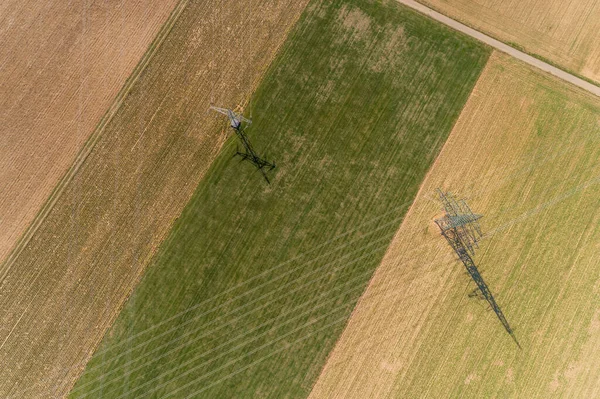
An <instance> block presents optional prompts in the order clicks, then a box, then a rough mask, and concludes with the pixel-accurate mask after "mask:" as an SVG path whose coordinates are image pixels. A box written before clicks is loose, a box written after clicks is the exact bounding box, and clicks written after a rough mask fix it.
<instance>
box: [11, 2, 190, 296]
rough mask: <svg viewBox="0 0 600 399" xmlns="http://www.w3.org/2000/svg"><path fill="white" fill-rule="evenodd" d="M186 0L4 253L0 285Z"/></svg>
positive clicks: (155, 39) (71, 178) (92, 146)
mask: <svg viewBox="0 0 600 399" xmlns="http://www.w3.org/2000/svg"><path fill="white" fill-rule="evenodd" d="M188 2H189V0H179V3H178V4H177V5H176V6H175V8H174V9H173V11H171V14H170V15H169V17H168V18H167V20H166V22H165V23H164V24H163V26H162V27H161V29H160V31H159V32H158V34H157V35H156V37H155V38H154V40H153V41H152V43H150V45H149V46H148V49H147V50H146V52H145V53H144V55H143V56H142V58H141V60H140V61H139V62H138V64H137V65H136V67H135V68H134V70H133V72H132V73H131V75H130V76H129V77H128V78H127V80H126V81H125V84H124V85H123V87H122V88H121V90H120V91H119V93H118V94H117V96H116V97H115V100H114V101H113V103H112V105H111V106H110V107H109V109H108V110H107V111H106V113H105V114H104V116H103V117H102V119H101V120H100V122H99V123H98V125H97V126H96V128H95V129H94V131H93V132H92V134H91V135H90V137H89V138H88V139H87V141H86V142H85V144H84V145H83V147H82V148H81V150H79V153H78V154H77V156H76V158H75V161H74V162H73V165H71V167H70V168H69V169H68V170H67V171H66V172H65V174H64V176H63V177H62V178H61V179H60V181H59V182H58V184H57V185H56V187H55V188H54V190H52V192H51V193H50V196H49V197H48V199H47V200H46V202H45V203H44V205H43V206H42V208H41V209H40V210H39V212H38V213H37V215H36V216H35V218H34V219H33V222H31V224H30V225H29V227H28V228H27V230H25V232H24V233H23V235H22V236H21V238H19V240H18V241H17V243H16V244H15V246H14V248H13V249H12V250H11V252H10V253H9V255H8V256H7V258H6V260H5V261H4V262H2V264H0V285H1V284H2V283H3V281H4V279H5V278H6V276H7V275H8V273H9V272H10V269H11V268H12V266H13V264H14V262H15V261H16V259H17V258H18V257H19V255H20V254H21V252H23V250H24V249H25V247H27V244H28V243H29V241H30V240H31V238H32V237H33V236H34V234H35V233H36V231H37V230H38V229H39V227H40V226H41V225H42V223H43V222H44V220H45V219H46V217H47V216H48V215H49V214H50V212H51V211H52V209H53V208H54V205H55V204H56V202H57V201H58V199H59V198H60V197H61V195H62V194H63V193H64V191H65V189H66V187H67V185H68V184H69V183H70V182H71V181H72V180H73V178H74V177H75V175H77V172H78V171H79V169H80V168H81V166H82V165H83V163H84V162H85V160H86V159H87V157H88V156H89V155H90V153H91V152H92V150H93V149H94V147H95V146H96V143H97V142H98V140H99V139H100V137H101V136H102V133H103V132H104V128H105V127H106V126H107V125H108V124H109V123H110V121H111V120H112V119H113V117H114V116H115V115H116V113H117V111H118V110H119V109H120V108H121V105H122V104H123V101H124V99H125V98H126V97H127V95H128V94H129V93H130V92H131V89H132V88H133V86H134V85H135V83H136V82H137V81H138V79H139V77H140V76H141V74H142V73H143V72H144V70H145V69H146V67H147V66H148V64H149V63H150V61H151V60H152V58H153V57H154V55H155V54H156V52H157V50H158V48H159V47H160V46H161V44H162V43H163V42H164V41H165V39H166V38H167V37H168V36H169V33H170V32H171V30H172V29H173V26H174V25H175V22H176V21H177V19H178V18H179V16H180V15H181V13H182V12H183V10H184V9H185V7H186V6H187V4H188Z"/></svg>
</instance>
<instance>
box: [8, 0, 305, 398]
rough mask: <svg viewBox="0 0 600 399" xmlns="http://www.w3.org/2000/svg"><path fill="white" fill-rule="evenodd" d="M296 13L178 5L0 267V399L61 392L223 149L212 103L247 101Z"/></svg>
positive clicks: (253, 6)
mask: <svg viewBox="0 0 600 399" xmlns="http://www.w3.org/2000/svg"><path fill="white" fill-rule="evenodd" d="M304 5H305V2H291V1H279V2H276V3H273V2H272V1H269V0H255V1H249V2H244V4H238V3H230V2H223V1H202V2H189V3H188V2H186V1H182V2H180V3H179V4H178V5H177V7H176V9H175V11H174V13H173V14H172V17H171V18H170V19H169V21H168V23H167V25H165V28H163V31H164V30H165V29H166V30H167V31H168V33H167V34H165V37H163V38H162V39H161V43H158V44H160V46H158V44H157V46H156V47H157V48H156V49H153V50H152V51H155V53H154V55H153V57H152V58H151V60H150V62H149V63H148V65H147V66H146V67H145V69H144V70H143V72H142V73H141V74H140V75H139V76H138V77H137V79H136V81H135V82H134V83H133V85H132V87H131V88H130V89H129V93H128V94H127V96H125V97H124V98H123V99H121V101H120V104H118V105H119V106H118V110H116V112H115V115H114V116H113V117H112V119H111V120H110V121H109V122H108V123H107V124H106V125H105V126H103V127H102V129H101V130H100V131H99V132H97V135H96V136H95V137H94V139H93V141H92V142H90V144H89V145H90V149H89V150H90V152H89V155H87V158H85V162H83V163H82V164H76V165H75V167H78V170H77V172H76V173H73V174H71V175H70V176H71V177H70V180H69V181H68V182H67V183H66V184H65V186H64V189H63V190H62V194H61V195H59V196H58V198H56V200H55V203H54V205H53V206H52V207H51V209H50V210H49V211H48V214H47V216H46V217H45V219H44V220H43V222H42V223H41V224H40V226H39V228H37V231H36V232H35V234H34V235H33V236H32V237H31V239H30V240H29V242H28V243H27V245H26V246H24V247H23V248H22V249H21V250H20V252H19V253H18V256H16V257H12V258H11V259H10V260H9V262H7V263H5V264H4V265H3V270H4V276H5V277H4V279H3V280H2V283H1V286H0V309H1V311H0V314H1V315H2V316H1V325H0V364H2V366H3V370H4V374H3V378H2V379H1V380H0V396H2V397H15V398H27V397H61V396H64V395H65V394H66V393H67V392H68V390H69V389H70V387H71V386H72V385H73V384H74V382H75V380H76V378H77V377H78V375H79V374H80V372H81V370H82V369H83V368H84V366H85V364H86V362H87V360H88V358H89V357H90V356H91V354H92V352H93V351H94V349H95V347H96V345H97V344H98V343H99V342H100V340H101V338H102V336H103V335H104V333H105V331H106V329H107V328H108V326H110V324H111V323H112V321H113V320H114V319H115V317H116V315H117V313H118V311H119V309H120V307H121V305H122V304H123V302H124V301H125V299H126V297H127V296H128V295H129V293H130V292H131V290H132V289H133V287H134V285H135V283H136V281H137V280H138V278H139V277H140V275H141V273H142V272H143V270H144V267H145V266H146V264H147V262H148V261H149V259H150V258H151V257H152V255H153V253H154V251H155V249H156V248H157V246H158V245H159V243H160V242H161V241H162V239H163V237H164V236H165V234H166V233H167V232H168V231H169V229H170V227H171V225H172V223H173V220H174V219H175V218H176V217H177V216H178V215H179V214H180V212H181V210H182V208H183V206H184V205H185V204H186V203H187V201H188V200H189V198H190V196H191V194H192V193H193V191H194V189H195V188H196V186H197V184H198V181H199V180H200V179H201V177H202V175H203V174H204V172H205V171H206V169H207V168H208V166H209V165H210V163H211V161H212V160H213V158H214V156H215V154H216V153H217V151H218V150H219V148H220V146H221V144H222V142H223V137H224V136H223V135H222V133H221V129H220V128H219V127H220V126H222V122H223V121H222V120H221V118H218V117H217V116H215V115H212V114H209V112H208V106H209V104H210V102H211V100H212V101H214V102H216V103H218V104H224V105H228V106H235V105H236V104H240V103H244V101H247V99H248V98H249V96H250V94H251V92H252V90H253V88H255V87H256V84H257V81H258V79H260V77H261V75H262V74H263V73H264V71H265V69H266V67H267V65H268V64H269V63H270V61H271V60H272V59H273V57H274V55H275V53H276V51H277V49H278V47H279V46H280V44H281V43H282V42H283V40H284V38H285V37H286V34H287V32H288V30H289V29H290V27H291V26H292V25H293V24H294V22H295V21H296V20H297V18H298V17H299V15H300V13H301V11H302V9H303V8H304ZM163 39H164V40H163ZM155 44H156V43H155ZM77 102H79V101H77ZM55 117H56V115H55ZM91 147H93V148H91Z"/></svg>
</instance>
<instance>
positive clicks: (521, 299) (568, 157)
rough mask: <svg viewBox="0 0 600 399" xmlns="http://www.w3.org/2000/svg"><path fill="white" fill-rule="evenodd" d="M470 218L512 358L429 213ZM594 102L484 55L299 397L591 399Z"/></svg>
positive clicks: (597, 292)
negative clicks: (450, 199)
mask: <svg viewBox="0 0 600 399" xmlns="http://www.w3.org/2000/svg"><path fill="white" fill-rule="evenodd" d="M437 187H441V188H443V189H445V190H448V191H451V192H453V193H454V194H456V195H457V196H461V197H464V198H466V199H467V201H468V202H469V204H470V205H471V208H472V209H473V210H474V211H475V212H476V213H481V214H483V215H484V218H483V219H482V223H481V224H482V229H483V233H484V238H483V240H482V241H481V245H480V248H479V249H478V251H477V253H476V255H475V257H474V259H475V262H476V263H477V264H478V265H479V268H480V270H481V272H482V275H483V277H484V279H486V281H487V283H488V285H489V286H490V288H491V290H492V292H493V293H494V294H495V297H496V300H497V302H498V303H499V305H500V306H501V307H502V309H503V311H504V313H505V315H506V317H507V319H508V321H509V322H510V324H511V325H512V327H513V329H514V330H515V333H516V336H517V338H518V339H519V341H520V343H521V345H522V347H523V350H519V349H518V348H517V346H516V345H515V343H514V342H513V341H512V340H511V338H510V337H509V335H508V334H507V333H506V331H505V330H504V329H503V327H502V325H501V324H500V322H499V321H498V319H497V318H496V316H495V315H494V313H493V312H491V311H488V310H487V309H486V303H485V302H483V301H480V300H477V299H474V298H469V297H468V295H467V294H468V293H469V292H470V291H472V290H473V289H474V288H475V285H474V283H473V282H472V281H471V280H470V277H469V276H468V275H467V274H466V272H465V269H464V266H463V265H462V264H461V263H459V261H458V260H457V258H456V256H455V255H454V254H453V252H452V250H451V249H450V247H449V246H448V245H447V244H446V242H445V240H444V239H443V238H442V237H441V236H440V234H439V230H438V228H437V226H436V225H435V224H434V222H433V219H434V218H435V217H438V216H440V215H441V214H442V212H441V207H440V203H439V202H438V201H437V199H436V198H435V189H436V188H437ZM599 205H600V100H599V99H597V98H595V97H592V96H591V95H587V94H585V93H582V92H580V91H579V90H576V89H574V88H572V87H570V86H567V85H566V84H563V83H561V82H559V81H557V80H555V79H554V78H551V77H549V76H547V75H543V74H542V73H540V72H537V71H534V70H532V69H530V68H529V67H527V66H525V65H524V64H521V63H518V62H517V61H515V60H513V59H510V58H508V57H507V56H504V55H499V54H498V53H495V54H493V55H492V58H491V59H490V62H489V63H488V65H487V66H486V69H485V71H484V73H483V74H482V76H481V78H480V80H479V81H478V83H477V85H476V87H475V89H474V91H473V94H472V95H471V97H470V99H469V101H468V102H467V105H466V107H465V108H464V109H463V112H462V114H461V116H460V118H459V120H458V122H457V124H456V125H455V127H454V130H453V132H452V134H451V135H450V138H449V140H448V141H447V142H446V144H445V147H444V148H443V150H442V152H441V154H440V156H439V157H438V159H437V160H436V163H435V164H434V166H433V167H432V169H431V170H430V172H429V174H428V176H427V178H426V179H425V181H424V183H423V185H422V187H421V190H420V192H419V195H418V197H417V200H416V201H415V202H414V204H413V205H412V207H411V209H410V211H409V213H408V214H407V216H406V218H405V220H404V222H403V223H402V225H401V227H400V229H399V231H398V232H397V234H396V237H395V239H394V241H393V242H392V244H391V246H390V248H389V249H388V252H387V254H386V256H385V257H384V259H383V261H382V264H381V265H380V267H379V268H378V270H377V271H376V273H375V275H374V277H373V279H372V280H371V282H370V285H369V287H368V288H367V290H366V291H365V293H364V294H363V296H362V298H361V300H360V301H359V303H358V305H357V307H356V308H355V310H354V313H353V315H352V317H351V319H350V321H349V324H348V326H347V327H346V329H345V331H344V333H343V334H342V336H341V338H340V340H339V341H338V343H337V345H336V347H335V349H334V350H333V352H332V353H331V354H330V356H329V359H328V362H327V364H326V366H325V367H324V370H323V371H322V374H321V376H320V378H319V380H318V381H317V383H316V385H315V387H314V388H313V391H312V393H311V396H310V397H311V398H328V399H330V398H344V399H348V398H361V399H362V398H459V397H460V398H482V397H485V398H559V397H560V398H564V397H573V398H594V397H598V396H599V395H600V368H599V367H598V363H599V362H600V351H599V349H600V260H599V259H600V258H599V257H598V253H599V252H600V207H599Z"/></svg>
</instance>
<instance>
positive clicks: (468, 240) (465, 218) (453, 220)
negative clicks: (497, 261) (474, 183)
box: [435, 189, 522, 349]
mask: <svg viewBox="0 0 600 399" xmlns="http://www.w3.org/2000/svg"><path fill="white" fill-rule="evenodd" d="M437 191H438V194H439V196H440V200H441V201H442V204H443V205H444V210H445V211H446V214H445V215H444V216H443V217H442V218H440V219H436V220H435V223H436V224H437V225H438V227H439V228H440V230H441V232H442V235H443V236H444V238H445V239H446V241H448V244H450V246H451V247H452V249H453V250H454V252H456V254H457V255H458V257H459V259H460V260H461V261H462V263H463V264H464V265H465V268H466V269H467V273H469V275H470V276H471V278H472V279H473V281H475V284H477V287H478V288H479V292H480V293H481V295H482V296H483V298H484V299H485V300H486V301H487V302H488V303H489V304H490V307H491V308H492V310H493V311H494V313H496V316H497V317H498V319H499V320H500V322H501V323H502V325H503V326H504V329H505V330H506V332H507V333H508V334H509V335H510V336H511V338H512V339H513V340H514V341H515V343H516V344H517V346H518V347H519V349H522V348H521V345H520V344H519V341H517V337H516V336H515V334H514V332H513V330H512V328H511V327H510V325H509V324H508V320H506V317H505V316H504V313H502V309H500V306H498V303H497V302H496V300H495V299H494V296H493V295H492V292H491V291H490V288H489V287H488V285H487V284H486V283H485V281H484V280H483V277H482V276H481V274H480V273H479V270H478V269H477V266H476V265H475V262H474V261H473V258H472V257H471V254H474V253H475V250H474V248H477V241H479V239H480V238H481V235H482V234H481V229H480V227H479V223H478V220H479V219H480V218H481V217H482V216H481V215H476V214H473V212H471V209H470V208H469V206H468V205H467V204H466V202H465V201H464V200H461V201H457V200H456V199H454V197H453V196H452V195H451V194H450V193H443V192H442V191H441V190H440V189H438V190H437ZM470 296H471V295H470Z"/></svg>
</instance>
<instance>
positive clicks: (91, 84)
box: [0, 0, 176, 275]
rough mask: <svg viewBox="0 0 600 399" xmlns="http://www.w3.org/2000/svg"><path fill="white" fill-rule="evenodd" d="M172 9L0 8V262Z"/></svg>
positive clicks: (105, 5)
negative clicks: (0, 227)
mask: <svg viewBox="0 0 600 399" xmlns="http://www.w3.org/2000/svg"><path fill="white" fill-rule="evenodd" d="M175 4H176V1H175V0H167V1H161V2H160V4H159V5H158V6H157V5H156V4H155V3H154V2H151V1H148V0H136V1H127V2H105V1H92V2H85V4H80V3H79V2H77V3H73V4H71V3H70V2H65V1H62V0H52V1H29V2H22V1H15V0H9V1H3V2H2V3H1V4H0V42H1V43H2V46H0V82H2V84H1V85H0V94H1V95H0V224H1V225H2V229H0V262H2V261H3V260H4V259H5V257H6V256H7V255H8V253H9V251H10V250H11V249H12V248H13V247H14V246H15V244H16V242H17V241H18V240H19V238H20V237H21V236H22V234H23V233H24V232H25V230H26V229H27V228H28V226H30V224H31V222H32V221H33V219H34V217H35V216H36V214H37V213H38V211H39V210H40V208H41V207H42V205H43V204H44V202H45V201H46V200H47V198H48V196H49V195H50V193H51V192H52V190H53V189H54V188H55V186H56V184H57V183H58V181H59V179H60V178H61V177H62V176H63V175H64V173H65V172H66V171H67V169H68V168H69V167H70V166H71V165H72V164H73V161H74V160H75V158H76V156H77V153H78V151H79V150H80V149H81V147H82V146H83V145H84V143H85V142H86V140H87V139H88V137H89V136H90V134H91V133H92V132H93V131H94V128H95V127H96V126H97V125H98V123H99V121H100V120H101V118H102V116H103V114H104V113H105V112H106V110H107V109H108V108H109V106H110V105H111V103H112V102H113V101H114V100H115V96H117V93H118V92H119V90H120V89H121V87H122V86H123V84H124V83H125V81H126V80H127V77H128V76H129V75H130V74H131V73H132V71H133V70H134V67H135V66H136V64H137V62H138V61H139V60H140V58H141V57H142V55H143V54H144V52H145V51H146V49H147V47H148V45H149V44H150V43H151V42H152V39H153V38H154V37H155V36H156V34H157V32H158V31H159V29H160V27H161V25H162V24H163V23H164V22H165V20H166V19H167V17H168V16H169V13H170V12H171V10H172V9H173V7H174V5H175ZM0 275H2V269H1V268H0Z"/></svg>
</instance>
